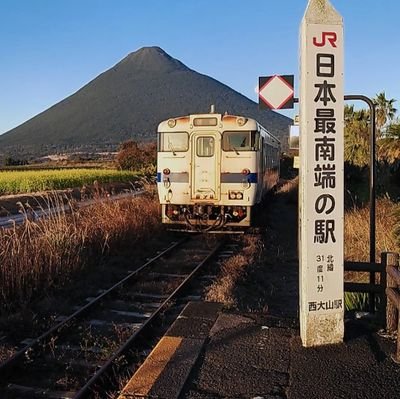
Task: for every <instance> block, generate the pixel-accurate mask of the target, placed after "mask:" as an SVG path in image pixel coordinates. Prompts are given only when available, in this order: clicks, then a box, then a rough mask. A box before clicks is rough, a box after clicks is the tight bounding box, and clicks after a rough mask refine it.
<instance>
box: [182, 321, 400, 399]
mask: <svg viewBox="0 0 400 399" xmlns="http://www.w3.org/2000/svg"><path fill="white" fill-rule="evenodd" d="M393 352H394V342H393V341H390V340H388V339H385V338H382V337H380V336H379V335H377V334H375V333H373V332H372V331H370V330H369V329H368V328H367V327H366V326H363V325H362V324H360V323H359V322H358V323H356V322H354V321H352V322H348V323H346V339H345V342H344V343H343V344H340V345H332V346H327V347H319V348H303V347H302V345H301V341H300V337H299V334H298V330H297V329H296V328H293V327H291V326H290V322H288V321H283V322H282V321H281V320H278V319H267V318H264V319H263V318H260V317H259V318H257V317H253V316H251V315H250V316H249V315H247V316H245V315H237V314H220V316H219V317H218V319H217V322H216V323H215V324H214V326H213V327H212V329H211V331H210V336H209V340H208V341H207V344H206V346H205V347H204V348H203V354H202V356H201V357H200V359H199V360H198V361H197V364H196V366H195V368H194V371H193V372H192V374H191V376H190V380H189V381H188V383H187V384H186V388H185V392H184V393H183V394H182V396H181V397H182V398H186V399H222V398H238V399H239V398H253V399H255V398H257V399H262V398H264V399H284V398H288V399H300V398H301V399H303V398H304V399H314V398H315V399H330V398H332V399H337V398H343V399H350V398H351V399H352V398H357V399H358V398H360V399H369V398H371V399H375V398H385V399H392V398H393V399H398V398H400V365H397V364H395V363H394V362H393V361H392V360H391V358H390V355H391V353H393Z"/></svg>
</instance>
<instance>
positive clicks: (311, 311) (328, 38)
mask: <svg viewBox="0 0 400 399" xmlns="http://www.w3.org/2000/svg"><path fill="white" fill-rule="evenodd" d="M343 120H344V88H343V20H342V17H341V16H340V15H339V14H338V13H337V11H336V10H335V9H334V8H333V7H332V5H331V4H330V2H329V1H328V0H309V3H308V7H307V10H306V12H305V15H304V18H303V21H302V24H301V32H300V151H299V155H300V189H299V228H300V234H299V238H300V243H299V248H300V332H301V339H302V343H303V346H317V345H325V344H334V343H340V342H342V341H343V333H344V320H343V319H344V318H343V315H344V299H343V208H344V204H343V203H344V193H343V128H344V121H343Z"/></svg>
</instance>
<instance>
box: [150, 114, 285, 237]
mask: <svg viewBox="0 0 400 399" xmlns="http://www.w3.org/2000/svg"><path fill="white" fill-rule="evenodd" d="M279 159H280V141H279V140H278V139H277V138H276V137H274V136H273V135H272V134H271V133H269V132H268V131H267V130H266V129H265V128H264V127H262V126H261V125H260V124H259V123H258V122H257V121H255V120H254V119H251V118H246V117H244V116H236V115H227V114H225V115H222V114H217V113H213V112H212V113H210V114H197V115H189V116H183V117H178V118H170V119H168V120H166V121H163V122H161V123H160V124H159V126H158V154H157V186H158V195H159V200H160V203H161V208H162V222H163V223H166V224H171V225H185V226H187V227H188V228H189V230H205V231H211V230H220V229H224V228H226V227H249V226H251V225H252V216H253V215H252V214H253V213H254V207H255V205H257V204H259V203H260V202H261V200H262V197H263V195H264V194H265V193H266V192H267V191H269V190H271V189H272V188H273V187H274V186H275V185H276V183H277V181H278V178H279Z"/></svg>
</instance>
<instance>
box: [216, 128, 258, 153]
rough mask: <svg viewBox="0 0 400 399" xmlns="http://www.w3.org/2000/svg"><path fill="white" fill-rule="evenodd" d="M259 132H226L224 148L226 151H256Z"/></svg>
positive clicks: (223, 142)
mask: <svg viewBox="0 0 400 399" xmlns="http://www.w3.org/2000/svg"><path fill="white" fill-rule="evenodd" d="M258 141H259V133H258V132H256V131H251V132H249V131H247V132H246V131H243V132H242V131H239V132H237V131H236V132H224V133H223V135H222V149H223V150H224V151H235V152H240V151H256V150H257V149H258Z"/></svg>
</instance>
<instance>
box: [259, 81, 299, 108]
mask: <svg viewBox="0 0 400 399" xmlns="http://www.w3.org/2000/svg"><path fill="white" fill-rule="evenodd" d="M293 82H294V76H293V75H274V76H261V77H260V78H259V85H258V87H259V90H258V96H259V102H258V104H259V107H260V108H261V109H266V108H267V109H287V108H293V97H294V87H293Z"/></svg>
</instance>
